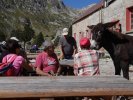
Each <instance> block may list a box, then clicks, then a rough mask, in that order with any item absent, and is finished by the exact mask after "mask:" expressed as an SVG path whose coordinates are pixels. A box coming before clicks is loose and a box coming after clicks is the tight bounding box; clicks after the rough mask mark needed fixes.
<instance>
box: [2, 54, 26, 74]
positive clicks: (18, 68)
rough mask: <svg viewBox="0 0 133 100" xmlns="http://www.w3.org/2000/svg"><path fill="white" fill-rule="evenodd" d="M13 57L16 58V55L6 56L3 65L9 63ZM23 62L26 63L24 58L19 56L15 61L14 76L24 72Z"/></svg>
mask: <svg viewBox="0 0 133 100" xmlns="http://www.w3.org/2000/svg"><path fill="white" fill-rule="evenodd" d="M13 56H16V55H15V54H8V55H6V56H5V57H4V58H3V60H2V63H4V62H6V61H8V60H9V59H10V58H11V57H13ZM23 62H24V58H23V57H22V56H17V57H16V59H15V60H14V62H13V68H14V76H18V75H20V73H21V70H22V65H23Z"/></svg>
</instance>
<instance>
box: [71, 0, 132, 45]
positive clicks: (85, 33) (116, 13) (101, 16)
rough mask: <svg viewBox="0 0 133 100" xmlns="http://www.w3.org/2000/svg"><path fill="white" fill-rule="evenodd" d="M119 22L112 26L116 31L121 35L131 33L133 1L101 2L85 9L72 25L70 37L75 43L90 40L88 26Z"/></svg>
mask: <svg viewBox="0 0 133 100" xmlns="http://www.w3.org/2000/svg"><path fill="white" fill-rule="evenodd" d="M115 20H120V22H119V23H118V24H117V25H115V26H114V28H115V30H116V31H119V32H122V33H123V34H125V33H127V32H132V31H133V0H102V1H101V2H100V3H98V4H96V5H94V6H92V7H91V8H89V9H87V10H86V11H85V13H83V15H81V16H80V17H79V18H78V19H77V20H76V21H75V22H73V24H72V35H73V37H74V38H75V39H76V41H77V45H78V46H79V40H80V38H82V37H88V38H90V39H91V33H90V30H89V29H88V28H87V26H88V25H95V24H97V23H100V22H102V23H106V22H112V21H115Z"/></svg>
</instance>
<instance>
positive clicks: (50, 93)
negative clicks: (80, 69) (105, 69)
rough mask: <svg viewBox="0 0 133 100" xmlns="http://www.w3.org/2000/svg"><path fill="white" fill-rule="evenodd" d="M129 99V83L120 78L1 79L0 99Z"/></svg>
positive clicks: (131, 90) (131, 92) (132, 88)
mask: <svg viewBox="0 0 133 100" xmlns="http://www.w3.org/2000/svg"><path fill="white" fill-rule="evenodd" d="M119 95H124V96H133V82H130V81H129V80H126V79H124V78H122V77H120V76H92V77H76V76H55V77H41V76H38V77H1V78H0V99H1V100H3V99H9V100H12V99H13V100H14V99H15V100H16V99H18V100H19V99H22V100H25V99H29V100H39V99H40V100H51V99H52V100H53V99H54V98H55V97H71V96H77V97H81V96H104V97H108V96H119Z"/></svg>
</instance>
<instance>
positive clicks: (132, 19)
mask: <svg viewBox="0 0 133 100" xmlns="http://www.w3.org/2000/svg"><path fill="white" fill-rule="evenodd" d="M131 29H133V8H132V10H131Z"/></svg>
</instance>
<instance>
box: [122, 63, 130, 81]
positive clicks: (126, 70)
mask: <svg viewBox="0 0 133 100" xmlns="http://www.w3.org/2000/svg"><path fill="white" fill-rule="evenodd" d="M121 68H122V72H123V77H124V78H126V79H128V80H129V63H128V61H121Z"/></svg>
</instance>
